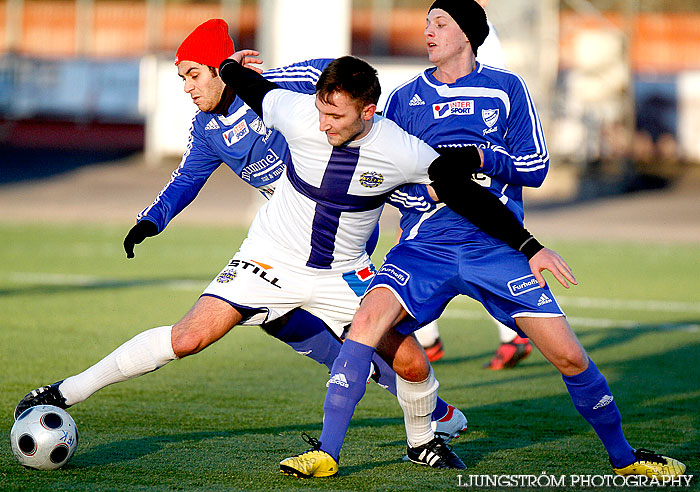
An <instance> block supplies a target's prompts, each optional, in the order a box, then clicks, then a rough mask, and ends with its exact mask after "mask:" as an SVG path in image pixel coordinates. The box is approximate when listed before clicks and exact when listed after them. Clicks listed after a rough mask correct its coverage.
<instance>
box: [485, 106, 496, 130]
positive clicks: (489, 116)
mask: <svg viewBox="0 0 700 492" xmlns="http://www.w3.org/2000/svg"><path fill="white" fill-rule="evenodd" d="M481 117H482V118H483V119H484V123H486V126H488V127H489V128H491V127H493V125H495V124H496V122H497V121H498V109H482V110H481Z"/></svg>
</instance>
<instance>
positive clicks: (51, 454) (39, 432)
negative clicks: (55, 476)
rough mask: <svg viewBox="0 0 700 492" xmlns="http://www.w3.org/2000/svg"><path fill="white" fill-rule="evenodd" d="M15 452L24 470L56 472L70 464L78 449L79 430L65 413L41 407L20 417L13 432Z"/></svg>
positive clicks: (52, 408)
mask: <svg viewBox="0 0 700 492" xmlns="http://www.w3.org/2000/svg"><path fill="white" fill-rule="evenodd" d="M10 442H11V444H12V452H13V453H14V455H15V457H16V458H17V459H18V460H19V462H20V463H22V464H23V465H24V466H28V467H31V468H36V469H38V470H55V469H56V468H60V467H62V466H63V465H65V464H66V463H68V461H70V459H71V457H72V456H73V453H75V449H76V448H77V447H78V427H76V425H75V422H74V421H73V419H72V418H71V416H70V415H68V412H66V411H65V410H63V409H61V408H58V407H55V406H53V405H37V406H35V407H30V408H28V409H26V410H25V411H24V412H22V414H21V415H20V416H19V417H17V420H16V421H15V424H14V425H13V426H12V430H11V431H10Z"/></svg>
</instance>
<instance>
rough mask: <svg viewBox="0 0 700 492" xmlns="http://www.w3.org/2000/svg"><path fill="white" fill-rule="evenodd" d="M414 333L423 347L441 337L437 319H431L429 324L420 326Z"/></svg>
mask: <svg viewBox="0 0 700 492" xmlns="http://www.w3.org/2000/svg"><path fill="white" fill-rule="evenodd" d="M413 334H414V335H416V338H417V339H418V343H420V344H421V347H423V348H426V347H430V346H431V345H434V344H435V342H437V339H438V338H440V331H439V330H438V324H437V321H431V322H430V323H428V324H427V325H425V326H422V327H420V328H418V329H417V330H416V331H414V332H413Z"/></svg>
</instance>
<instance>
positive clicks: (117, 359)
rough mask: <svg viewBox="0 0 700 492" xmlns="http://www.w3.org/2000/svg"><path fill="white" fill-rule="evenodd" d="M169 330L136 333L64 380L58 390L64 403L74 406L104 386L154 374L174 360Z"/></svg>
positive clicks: (165, 328)
mask: <svg viewBox="0 0 700 492" xmlns="http://www.w3.org/2000/svg"><path fill="white" fill-rule="evenodd" d="M172 328H173V327H172V326H161V327H158V328H153V329H151V330H146V331H144V332H142V333H139V334H138V335H136V336H135V337H134V338H132V339H131V340H129V341H127V342H126V343H124V344H123V345H120V346H119V347H117V349H116V350H115V351H114V352H112V353H111V354H109V355H108V356H107V357H105V358H104V359H102V360H101V361H99V362H98V363H97V364H95V365H94V366H91V367H89V368H87V369H86V370H84V371H83V372H81V373H80V374H77V375H75V376H71V377H69V378H66V380H65V381H63V382H62V383H61V385H60V386H59V387H58V389H59V391H60V392H61V394H62V395H63V397H64V398H65V399H66V403H67V404H68V405H75V404H76V403H80V402H81V401H84V400H86V399H87V398H88V397H90V395H92V394H93V393H94V392H95V391H97V390H100V389H102V388H104V387H105V386H108V385H110V384H113V383H119V382H121V381H126V380H127V379H131V378H135V377H136V376H141V375H143V374H146V373H148V372H151V371H155V370H156V369H158V368H160V367H163V366H164V365H165V364H167V363H168V362H170V361H171V360H173V359H176V358H177V357H176V356H175V352H173V345H172V341H171V340H170V336H171V332H172Z"/></svg>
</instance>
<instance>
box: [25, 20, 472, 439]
mask: <svg viewBox="0 0 700 492" xmlns="http://www.w3.org/2000/svg"><path fill="white" fill-rule="evenodd" d="M234 53H235V48H234V44H233V41H232V40H231V37H230V36H229V34H228V25H227V24H226V22H225V21H224V20H222V19H211V20H208V21H206V22H204V23H203V24H201V25H199V26H197V27H196V28H195V29H194V31H192V33H191V34H190V35H189V36H187V38H185V40H184V41H183V42H182V44H181V45H180V47H179V48H178V49H177V52H176V56H175V65H176V66H177V69H178V75H179V76H180V78H182V80H183V82H184V87H183V89H184V91H185V92H186V93H187V94H188V95H189V96H190V97H191V98H192V102H193V103H194V104H195V105H196V106H197V107H198V108H199V110H200V111H198V112H197V113H196V114H195V116H194V118H193V120H192V126H191V128H190V134H189V138H188V140H187V148H186V150H185V153H184V154H183V156H182V161H181V162H180V165H179V166H178V167H177V169H175V170H174V171H173V173H172V176H171V178H170V180H169V182H168V183H167V184H166V185H165V187H164V188H163V189H162V191H161V192H160V193H159V194H158V196H157V197H156V199H155V200H154V201H153V203H152V204H151V205H149V206H148V207H147V208H146V209H144V210H143V211H142V212H141V213H140V214H139V215H138V217H137V223H136V225H135V226H134V227H132V228H131V230H130V231H129V233H128V234H127V236H126V238H125V239H124V250H125V251H126V255H127V258H133V257H134V246H135V245H137V244H140V243H142V242H143V241H144V240H145V239H146V238H148V237H151V236H155V235H156V234H159V233H161V232H162V231H163V230H164V229H165V227H166V226H167V225H168V224H169V223H170V221H171V220H172V219H173V218H174V217H175V216H176V215H177V214H179V213H180V212H181V211H182V210H183V209H184V208H185V207H187V206H188V205H189V204H190V203H191V202H192V200H194V199H195V197H196V196H197V194H198V193H199V191H200V190H201V189H202V187H203V186H204V183H206V181H207V179H208V178H209V176H211V174H212V173H213V172H214V171H215V170H216V169H217V168H218V167H219V166H220V165H221V164H222V163H224V164H225V165H227V166H228V167H229V168H231V170H232V171H233V172H234V173H235V174H236V175H238V176H239V177H240V178H241V179H243V180H244V181H245V182H246V183H248V184H249V185H251V186H253V187H255V188H257V189H258V190H259V191H260V192H261V193H262V194H263V195H264V196H266V197H269V196H270V195H271V194H272V192H273V190H274V187H275V182H276V181H277V180H278V179H279V178H280V176H282V175H283V173H284V171H285V166H286V165H287V164H288V163H290V162H291V156H290V154H289V148H288V146H287V142H286V140H285V139H284V137H283V136H282V134H281V133H279V132H277V131H275V130H272V129H268V128H267V127H266V126H265V124H264V123H263V122H262V120H261V119H260V118H259V117H258V115H257V114H255V112H254V111H253V110H251V108H250V107H249V106H247V105H246V104H245V103H244V102H243V101H242V100H241V99H240V98H238V97H237V96H236V95H235V93H234V92H233V91H232V90H231V88H229V87H227V86H226V85H225V84H224V83H223V81H222V80H221V77H220V76H219V65H220V64H221V62H222V61H224V60H225V59H227V58H229V57H231V56H232V55H233V54H234ZM255 56H257V52H256V51H252V50H240V51H238V52H237V53H236V57H237V58H238V59H239V60H240V61H241V62H242V63H244V64H245V62H247V63H259V62H260V60H258V59H257V58H255ZM329 61H330V60H325V59H324V60H311V61H308V62H302V63H297V64H294V65H291V66H289V67H285V69H279V70H269V71H267V72H266V73H265V77H266V78H267V79H268V80H270V81H273V82H275V83H277V84H278V85H279V86H280V87H282V88H286V89H290V90H293V91H296V92H304V93H307V94H313V93H314V92H315V84H316V81H317V80H318V76H319V75H320V74H321V71H322V70H323V68H324V67H325V66H326V65H327V64H328V62H329ZM248 68H251V69H252V70H255V71H257V72H260V70H259V69H257V68H253V67H250V66H249V67H248ZM375 244H376V239H375ZM370 248H371V249H373V248H374V246H370V245H368V246H367V249H368V250H369V249H370ZM245 268H247V267H245ZM245 268H244V269H245ZM249 271H251V269H248V270H246V273H248V272H249ZM256 271H257V270H256ZM262 275H263V277H264V275H265V273H263V274H262ZM241 276H243V275H241ZM217 279H218V282H224V281H225V282H229V281H231V279H230V278H228V277H226V276H225V275H224V276H218V277H217ZM215 282H216V281H215ZM352 299H355V294H352ZM254 316H257V317H258V318H259V321H260V322H256V323H248V321H250V319H251V318H253V317H254ZM239 322H241V323H243V324H260V325H261V327H262V328H263V329H264V330H265V331H266V332H267V333H269V334H270V335H271V336H273V337H275V338H277V339H278V340H280V341H282V342H284V343H286V344H287V345H289V346H290V347H291V348H292V349H294V350H295V351H297V352H298V353H300V354H304V355H306V356H307V357H309V358H310V359H313V360H314V361H316V362H318V363H319V364H322V365H325V366H326V367H327V368H328V369H330V368H331V367H332V365H333V361H334V360H335V358H336V356H337V354H338V352H339V351H340V346H341V343H340V336H341V334H342V327H339V326H336V325H334V326H333V330H331V328H330V327H329V326H327V325H326V323H324V321H322V320H321V319H320V318H319V317H317V316H314V315H312V314H311V313H310V312H309V311H305V310H303V309H294V310H292V311H290V312H288V313H286V314H285V315H284V316H282V317H280V318H277V319H274V320H272V321H270V320H269V319H267V317H266V316H261V315H260V313H259V312H257V311H255V310H252V309H248V308H246V307H245V306H233V305H230V304H229V303H228V302H226V301H224V300H222V299H218V298H216V297H213V296H211V295H206V294H205V295H203V296H202V297H200V298H199V299H198V300H197V302H196V303H195V305H194V307H193V308H192V310H191V311H190V312H189V313H188V314H187V315H185V317H184V318H183V319H181V320H180V321H179V322H177V323H175V324H174V325H172V326H161V327H158V328H152V329H149V330H146V331H144V332H142V333H140V334H138V335H136V336H135V337H134V338H132V339H131V340H128V341H127V342H126V343H124V344H123V345H121V346H120V347H118V348H117V349H116V350H115V351H114V352H112V353H111V354H109V355H107V356H106V357H105V358H104V359H102V360H101V361H99V362H98V363H97V364H95V365H93V366H92V367H89V368H88V369H86V370H85V371H83V372H82V373H80V374H76V375H74V376H71V377H68V378H66V379H65V380H62V381H58V382H56V383H54V384H51V385H48V386H43V387H41V388H37V389H35V390H33V391H31V392H30V393H28V394H27V395H26V396H25V397H24V398H23V399H22V401H21V402H20V403H19V404H18V405H17V407H16V408H15V418H17V417H19V416H20V415H21V413H22V412H23V411H24V410H26V409H27V408H29V407H31V406H35V405H43V404H50V405H55V406H58V407H60V408H67V407H69V406H71V405H75V404H77V403H80V402H82V401H84V400H85V399H87V398H89V397H90V396H91V395H92V394H93V393H95V392H96V391H98V390H99V389H101V388H104V387H105V386H107V385H110V384H113V383H117V382H120V381H126V380H128V379H132V378H134V377H137V376H140V375H142V374H145V373H147V372H150V371H153V370H156V369H158V368H160V367H162V366H163V365H165V364H167V363H168V362H170V361H171V360H173V359H178V358H182V357H185V356H187V355H191V354H194V353H197V352H199V351H200V350H202V349H204V348H205V347H207V346H208V345H210V344H211V343H214V342H215V341H216V340H217V339H218V338H220V337H221V336H223V335H224V334H225V333H226V332H227V331H228V330H229V329H230V328H231V327H232V326H233V324H237V323H239ZM375 369H376V371H375V373H374V374H373V376H372V378H373V379H374V380H375V381H376V382H377V383H378V384H380V385H381V386H382V387H384V388H386V389H387V390H388V391H389V392H392V394H394V395H395V394H396V382H395V381H396V374H395V373H394V371H393V370H392V368H391V367H390V366H389V365H387V364H386V362H384V361H383V360H381V358H379V357H377V358H376V361H375ZM438 401H439V402H441V407H440V408H438V407H436V411H435V412H434V416H433V419H432V421H433V426H434V429H435V432H436V433H438V435H441V436H442V437H443V438H444V439H445V440H448V441H449V440H450V439H452V438H454V437H457V436H459V433H460V432H462V431H463V430H464V429H465V428H466V426H467V419H466V417H465V416H464V414H463V413H462V412H460V411H459V410H458V409H456V408H454V407H453V406H451V405H448V404H447V403H445V402H444V401H442V400H438Z"/></svg>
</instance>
